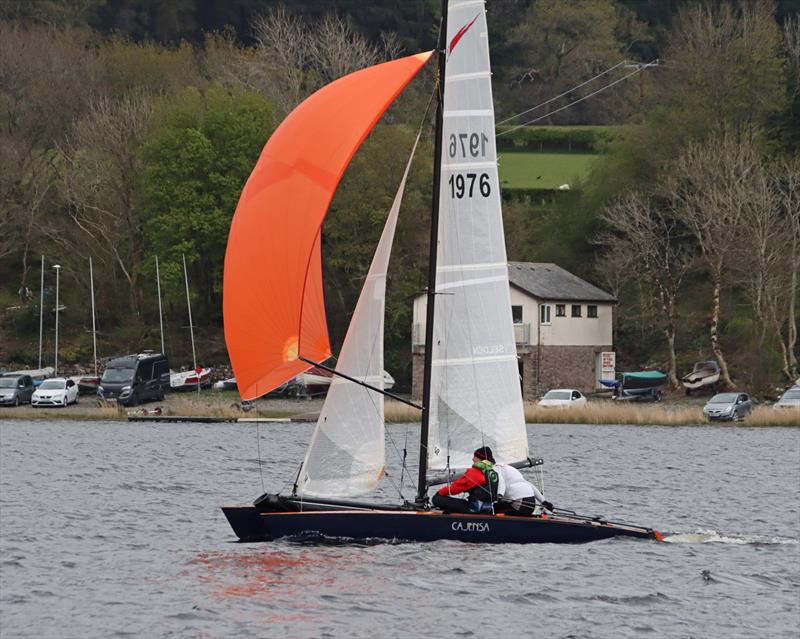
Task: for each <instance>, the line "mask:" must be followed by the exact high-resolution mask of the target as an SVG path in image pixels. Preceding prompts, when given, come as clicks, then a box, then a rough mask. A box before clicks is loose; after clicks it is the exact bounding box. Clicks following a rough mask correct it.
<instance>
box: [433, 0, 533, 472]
mask: <svg viewBox="0 0 800 639" xmlns="http://www.w3.org/2000/svg"><path fill="white" fill-rule="evenodd" d="M446 68H447V71H446V74H445V82H446V84H445V91H444V108H443V118H444V126H443V140H442V149H443V151H442V171H441V185H440V186H441V190H440V198H439V216H440V217H439V229H438V233H439V235H438V237H439V244H438V258H437V266H436V293H437V295H436V300H435V316H434V340H433V344H432V345H431V347H432V349H433V350H432V354H433V368H432V371H431V400H430V401H431V406H430V410H431V417H430V435H429V440H428V460H429V467H430V468H431V469H434V470H437V469H444V468H448V467H449V468H465V467H468V466H470V465H471V463H472V451H473V450H474V449H475V448H476V447H477V446H482V445H488V446H491V447H492V448H493V450H494V451H495V456H496V457H497V459H498V461H505V462H516V461H521V460H523V459H525V458H526V457H527V455H528V444H527V437H526V433H525V420H524V415H523V410H522V395H521V390H520V381H519V373H518V368H517V355H516V346H515V342H514V334H513V326H512V320H511V302H510V295H509V284H508V266H507V260H506V249H505V238H504V235H503V220H502V213H501V210H500V188H499V183H498V178H497V151H496V148H495V134H494V129H495V124H494V108H493V105H492V87H491V72H490V68H489V46H488V39H487V28H486V16H485V11H484V3H483V1H482V0H472V1H457V0H451V2H450V3H449V9H448V25H447V66H446Z"/></svg>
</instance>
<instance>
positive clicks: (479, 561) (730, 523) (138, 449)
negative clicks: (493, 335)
mask: <svg viewBox="0 0 800 639" xmlns="http://www.w3.org/2000/svg"><path fill="white" fill-rule="evenodd" d="M406 428H407V427H406V426H405V425H397V426H393V425H390V426H389V427H388V431H389V436H394V437H395V438H396V439H400V438H402V437H404V436H405V431H406ZM310 429H311V425H309V424H274V425H270V426H269V427H265V426H264V425H262V426H261V427H260V428H258V429H256V428H253V427H252V426H251V425H247V424H224V425H213V424H204V425H198V424H153V425H150V424H120V423H105V424H104V423H97V422H94V423H84V424H81V423H76V422H57V421H50V422H35V423H34V422H8V421H7V422H3V423H0V636H2V637H3V639H6V638H9V639H10V638H14V639H16V638H17V637H32V638H33V637H36V638H38V637H42V636H51V637H103V638H105V637H113V636H120V635H125V634H126V635H129V636H136V637H162V636H177V637H228V636H236V637H237V639H239V638H241V637H266V636H289V637H323V636H326V637H348V638H349V637H369V638H370V639H373V638H375V637H407V636H416V635H419V634H423V633H427V634H432V633H433V634H437V635H439V634H442V635H453V636H461V635H463V636H474V635H475V634H477V633H478V632H481V633H482V634H485V633H484V630H485V629H481V628H476V619H479V618H482V617H481V616H480V615H482V614H484V613H485V615H486V616H487V617H488V618H490V619H491V620H492V623H491V624H490V625H489V626H487V628H488V630H487V632H488V631H494V630H496V629H497V628H502V634H504V635H508V636H525V637H527V636H531V635H533V634H540V632H544V633H546V634H548V635H552V636H554V637H569V636H572V637H615V638H616V637H637V638H638V637H641V636H645V635H650V636H654V637H662V636H663V637H688V636H693V637H761V636H767V635H768V636H770V637H771V638H773V637H774V638H783V637H786V638H789V637H791V638H792V639H794V638H795V637H796V633H797V628H798V625H800V603H799V599H800V598H798V593H800V543H798V538H800V534H798V525H799V522H800V468H798V463H797V460H798V458H800V429H786V428H776V429H767V428H758V429H755V428H731V429H727V428H726V429H718V428H715V427H700V428H698V427H694V428H675V427H671V428H661V427H615V426H594V427H593V426H560V425H559V426H556V425H531V426H530V427H529V436H530V445H531V454H532V455H533V456H536V457H544V459H545V462H546V473H547V474H546V480H547V482H546V484H545V487H546V490H547V496H548V498H549V499H550V501H552V502H553V503H554V504H555V505H556V506H558V507H562V508H569V509H574V510H576V511H578V512H581V513H585V514H589V515H602V516H604V517H606V518H608V519H612V520H622V521H629V522H633V523H637V524H641V525H645V526H652V527H654V528H657V529H659V530H664V531H672V532H671V533H668V535H667V538H666V541H668V542H670V543H657V542H653V541H642V540H631V539H610V540H606V541H601V542H596V543H592V544H585V545H577V546H563V545H557V544H553V545H551V544H542V545H529V546H511V545H508V546H503V545H497V546H488V545H480V544H460V543H458V542H452V541H440V542H434V543H429V544H417V543H402V544H391V543H382V544H355V543H341V542H338V543H337V542H332V543H311V542H305V543H295V542H290V541H287V540H282V541H278V542H272V543H262V544H239V543H233V541H234V539H235V537H234V535H233V533H232V531H231V530H230V528H229V526H228V524H227V521H226V520H225V517H224V516H223V514H222V512H221V511H220V510H219V506H221V505H224V504H234V503H248V502H250V501H252V499H253V498H254V497H256V496H257V495H258V494H260V493H261V492H262V490H261V481H262V474H263V482H264V486H265V488H266V489H267V490H283V491H285V490H286V487H287V485H288V486H289V487H290V486H291V483H292V481H293V480H294V477H295V475H296V472H297V463H299V460H301V459H302V456H303V452H304V447H305V444H306V442H307V441H308V437H309V435H310ZM410 430H412V431H413V432H416V430H415V429H413V428H412V429H410ZM259 433H260V436H261V439H260V449H261V451H262V456H263V460H262V462H263V463H259V464H256V463H253V459H254V455H255V454H256V452H255V451H256V450H257V446H256V444H257V441H256V436H257V434H259ZM413 447H414V445H413V443H412V442H409V448H410V449H413ZM391 455H392V448H391V447H390V448H389V453H388V455H387V462H388V464H387V465H388V468H387V470H388V471H389V472H390V473H394V474H393V476H394V477H399V476H400V472H399V470H400V468H399V465H398V463H397V461H396V460H394V461H393V460H392V457H391ZM414 463H415V462H413V461H411V462H410V465H411V466H413V465H414ZM393 464H394V465H393ZM404 490H406V491H410V492H412V493H413V487H411V488H409V487H408V486H407V485H406V486H405V487H404ZM743 491H745V492H746V495H745V496H744V497H743ZM377 497H378V498H380V499H382V500H383V499H385V500H387V501H390V500H396V499H398V495H397V492H396V490H395V488H394V486H392V485H391V484H390V483H388V482H386V483H385V485H383V486H382V487H381V489H380V490H379V491H378V495H377ZM745 498H746V499H745ZM745 501H746V503H747V504H758V509H755V508H752V506H743V503H744V502H745ZM431 629H435V630H434V631H431ZM442 629H446V630H442Z"/></svg>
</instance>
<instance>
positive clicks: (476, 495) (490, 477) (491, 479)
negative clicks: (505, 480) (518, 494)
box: [467, 459, 500, 503]
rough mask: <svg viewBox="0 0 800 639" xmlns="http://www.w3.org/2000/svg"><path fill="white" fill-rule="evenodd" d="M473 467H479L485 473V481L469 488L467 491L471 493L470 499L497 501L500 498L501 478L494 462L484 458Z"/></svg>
mask: <svg viewBox="0 0 800 639" xmlns="http://www.w3.org/2000/svg"><path fill="white" fill-rule="evenodd" d="M472 467H473V468H477V469H478V470H480V471H481V472H482V473H483V477H484V480H485V481H484V483H483V484H481V485H480V486H475V487H474V488H472V489H470V490H469V492H468V493H467V494H468V495H469V501H483V502H488V503H494V502H496V501H497V500H498V499H499V497H498V494H497V487H498V484H499V483H500V478H499V476H498V475H497V471H496V470H495V469H494V465H493V464H492V462H490V461H489V460H488V459H482V460H480V461H478V462H475V463H474V464H472Z"/></svg>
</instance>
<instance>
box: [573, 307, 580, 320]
mask: <svg viewBox="0 0 800 639" xmlns="http://www.w3.org/2000/svg"><path fill="white" fill-rule="evenodd" d="M580 316H581V305H580V304H573V305H572V317H580Z"/></svg>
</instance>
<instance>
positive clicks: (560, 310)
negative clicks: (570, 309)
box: [556, 304, 567, 317]
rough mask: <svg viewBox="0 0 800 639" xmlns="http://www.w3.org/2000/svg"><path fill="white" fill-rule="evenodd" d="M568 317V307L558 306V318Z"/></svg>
mask: <svg viewBox="0 0 800 639" xmlns="http://www.w3.org/2000/svg"><path fill="white" fill-rule="evenodd" d="M566 316H567V305H566V304H556V317H566Z"/></svg>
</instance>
